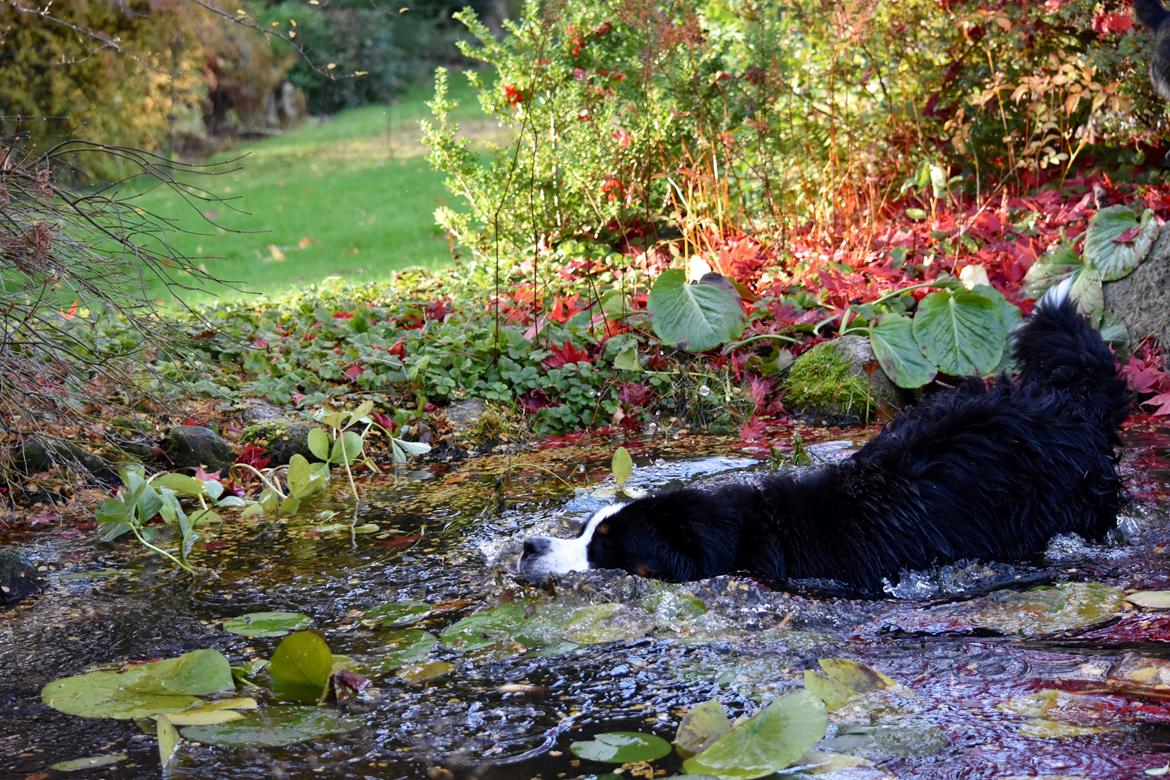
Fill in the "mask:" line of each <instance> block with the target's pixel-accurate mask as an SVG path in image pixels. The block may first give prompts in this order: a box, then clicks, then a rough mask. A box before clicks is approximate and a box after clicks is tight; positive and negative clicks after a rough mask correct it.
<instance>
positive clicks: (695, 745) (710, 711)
mask: <svg viewBox="0 0 1170 780" xmlns="http://www.w3.org/2000/svg"><path fill="white" fill-rule="evenodd" d="M730 731H731V719H730V718H728V717H727V713H725V712H724V711H723V707H722V705H720V704H719V702H717V701H714V700H712V701H705V702H703V703H702V704H697V705H695V706H694V707H691V708H690V709H689V710H687V714H686V715H684V716H683V719H682V721H681V722H680V723H679V724H678V731H677V732H676V733H675V735H674V747H675V750H677V751H678V754H679V755H680V756H682V757H683V758H690V757H691V756H693V755H696V754H698V753H702V752H703V751H704V750H706V749H707V748H709V747H711V745H713V744H714V743H715V741H716V740H718V739H720V738H721V737H723V736H724V735H725V734H727V733H728V732H730Z"/></svg>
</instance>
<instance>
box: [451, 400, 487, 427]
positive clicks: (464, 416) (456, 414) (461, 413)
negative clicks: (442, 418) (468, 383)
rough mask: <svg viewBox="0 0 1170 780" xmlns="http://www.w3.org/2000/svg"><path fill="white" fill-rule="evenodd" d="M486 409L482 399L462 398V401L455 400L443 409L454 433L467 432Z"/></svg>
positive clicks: (477, 421)
mask: <svg viewBox="0 0 1170 780" xmlns="http://www.w3.org/2000/svg"><path fill="white" fill-rule="evenodd" d="M486 410H487V405H486V404H485V403H484V402H483V399H480V398H464V399H463V400H462V401H455V402H454V403H452V404H451V405H450V406H448V407H447V408H446V409H445V410H444V411H445V412H446V415H447V420H448V421H449V422H450V423H451V427H452V428H454V429H455V432H456V433H467V432H468V431H471V430H473V429H474V428H475V426H476V425H477V424H478V423H479V418H480V417H483V413H484V412H485V411H486Z"/></svg>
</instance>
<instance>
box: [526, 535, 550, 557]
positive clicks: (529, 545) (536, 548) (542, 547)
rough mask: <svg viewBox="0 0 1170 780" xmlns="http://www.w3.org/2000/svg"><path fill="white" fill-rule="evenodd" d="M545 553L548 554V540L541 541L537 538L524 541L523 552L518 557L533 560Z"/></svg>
mask: <svg viewBox="0 0 1170 780" xmlns="http://www.w3.org/2000/svg"><path fill="white" fill-rule="evenodd" d="M546 552H548V539H542V538H540V537H539V536H537V537H533V538H532V539H525V540H524V552H523V553H521V555H520V557H521V558H533V557H535V556H537V555H541V554H542V553H546Z"/></svg>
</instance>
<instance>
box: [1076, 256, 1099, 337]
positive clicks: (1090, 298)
mask: <svg viewBox="0 0 1170 780" xmlns="http://www.w3.org/2000/svg"><path fill="white" fill-rule="evenodd" d="M1069 295H1071V296H1072V297H1073V299H1074V300H1076V302H1077V311H1079V312H1080V313H1081V314H1083V315H1085V316H1086V317H1088V318H1089V321H1090V322H1092V323H1093V324H1094V325H1099V324H1100V322H1101V317H1102V316H1103V315H1104V313H1105V292H1104V289H1103V288H1102V285H1101V274H1100V273H1098V271H1097V269H1096V268H1094V267H1093V265H1092V264H1091V263H1085V265H1084V267H1082V268H1081V270H1079V271H1077V274H1076V276H1074V277H1073V283H1072V288H1071V289H1070V290H1069Z"/></svg>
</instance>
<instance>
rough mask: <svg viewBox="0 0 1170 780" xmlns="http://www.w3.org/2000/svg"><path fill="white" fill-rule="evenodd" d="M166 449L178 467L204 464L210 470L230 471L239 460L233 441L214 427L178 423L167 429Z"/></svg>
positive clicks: (174, 464)
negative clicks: (233, 447) (229, 440)
mask: <svg viewBox="0 0 1170 780" xmlns="http://www.w3.org/2000/svg"><path fill="white" fill-rule="evenodd" d="M162 448H163V452H165V453H166V455H167V458H168V459H170V462H171V467H172V468H176V469H188V468H196V467H197V466H203V467H204V468H205V469H207V470H208V471H223V472H226V471H227V469H228V468H230V467H231V465H232V464H233V463H235V462H236V453H235V451H234V450H233V449H232V445H231V444H230V443H229V442H228V441H227V440H226V439H224V438H223V437H222V436H220V435H219V434H218V433H216V432H215V431H213V430H211V429H210V428H204V427H202V426H198V425H177V426H175V427H174V428H171V429H170V430H169V431H167V435H166V438H164V439H163V445H162Z"/></svg>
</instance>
